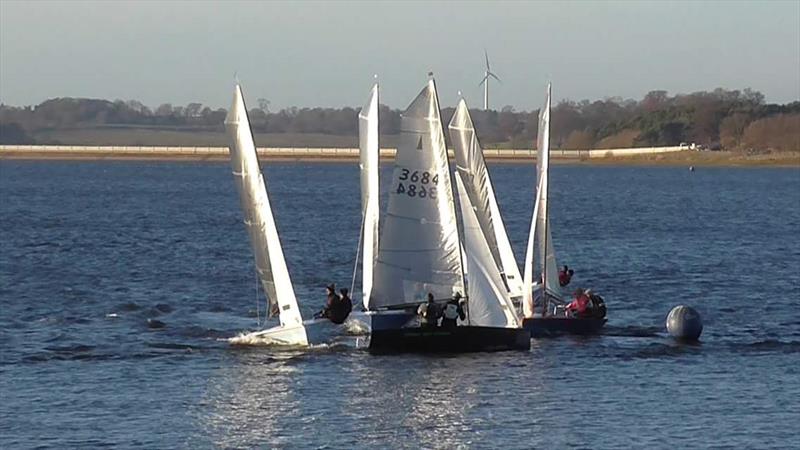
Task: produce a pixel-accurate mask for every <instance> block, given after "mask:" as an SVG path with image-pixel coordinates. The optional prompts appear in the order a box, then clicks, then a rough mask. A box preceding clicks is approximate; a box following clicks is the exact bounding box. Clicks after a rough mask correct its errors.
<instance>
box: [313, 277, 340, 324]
mask: <svg viewBox="0 0 800 450" xmlns="http://www.w3.org/2000/svg"><path fill="white" fill-rule="evenodd" d="M325 293H326V294H327V296H326V298H325V307H324V308H322V311H320V312H318V313H317V314H314V318H317V319H319V318H321V317H324V318H326V319H331V315H332V314H333V311H334V310H335V309H336V308H337V307H338V304H339V296H338V295H336V285H335V284H333V283H331V284H329V285H327V286H325Z"/></svg>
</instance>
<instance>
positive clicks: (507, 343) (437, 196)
mask: <svg viewBox="0 0 800 450" xmlns="http://www.w3.org/2000/svg"><path fill="white" fill-rule="evenodd" d="M459 183H461V182H460V181H459ZM462 184H463V183H462ZM460 190H461V191H462V193H461V195H460V197H459V198H460V200H461V202H462V213H463V212H464V211H467V212H468V213H469V214H470V216H469V217H466V214H465V219H464V228H465V236H464V242H463V244H464V245H463V249H464V251H463V253H462V242H461V239H460V236H459V229H458V223H457V217H456V211H455V203H454V194H453V188H452V185H451V179H450V168H449V164H448V159H447V148H446V146H445V142H444V132H443V130H442V123H441V116H440V111H439V102H438V98H437V94H436V85H435V82H434V80H433V79H432V78H431V79H430V80H429V81H428V83H427V84H426V86H425V87H424V88H423V89H422V91H421V92H420V93H419V95H418V96H417V97H416V98H415V99H414V101H412V102H411V104H410V105H409V107H408V108H407V109H406V111H405V112H404V113H403V115H402V119H401V138H400V145H398V149H397V154H396V156H395V163H394V170H393V173H392V181H391V187H390V191H389V202H388V208H387V212H386V215H385V220H384V223H383V227H382V229H381V232H380V242H379V245H378V251H377V258H376V259H375V262H374V272H373V282H372V289H371V292H370V293H369V299H368V302H367V307H368V309H369V310H370V311H372V312H373V315H372V334H371V337H370V346H369V348H370V351H371V352H373V353H385V352H409V351H410V352H469V351H495V350H509V349H527V348H530V339H529V335H528V333H527V332H525V331H524V330H523V329H522V328H520V324H519V322H518V319H517V316H516V314H515V312H514V310H513V305H512V304H511V301H510V299H509V296H508V290H507V288H506V287H505V284H504V282H503V279H502V276H501V274H500V272H499V271H498V270H497V266H496V263H495V261H494V260H493V257H492V253H491V251H490V250H489V246H488V244H487V243H486V240H485V237H484V235H483V231H482V229H481V227H480V224H479V222H478V219H477V217H476V216H475V213H474V211H473V208H472V205H471V203H470V201H469V198H468V196H467V194H466V193H464V188H463V186H461V187H460ZM465 208H466V209H465ZM465 259H466V260H467V261H466V262H467V265H468V266H469V268H470V270H469V272H468V274H467V277H468V279H467V283H465V274H464V270H463V266H464V260H465ZM465 288H466V289H465ZM464 293H466V299H467V300H466V303H467V308H466V309H467V313H466V317H465V318H464V319H462V320H460V321H459V322H458V326H456V327H453V328H443V327H438V326H432V327H421V326H420V325H419V321H418V320H417V315H416V310H417V307H418V306H419V305H420V304H422V303H423V302H424V301H425V298H426V296H427V295H428V294H431V295H432V296H433V298H434V299H435V301H437V302H439V303H442V302H446V301H448V300H450V299H452V298H454V296H456V294H459V295H463V294H464Z"/></svg>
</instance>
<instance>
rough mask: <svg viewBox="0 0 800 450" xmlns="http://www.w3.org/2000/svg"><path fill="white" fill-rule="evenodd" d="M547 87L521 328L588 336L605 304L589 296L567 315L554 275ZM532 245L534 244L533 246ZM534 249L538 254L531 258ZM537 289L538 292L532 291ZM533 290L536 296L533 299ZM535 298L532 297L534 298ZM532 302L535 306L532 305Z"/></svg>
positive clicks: (602, 317)
mask: <svg viewBox="0 0 800 450" xmlns="http://www.w3.org/2000/svg"><path fill="white" fill-rule="evenodd" d="M550 96H551V89H550V85H549V84H548V86H547V98H546V100H545V105H544V107H543V108H542V109H541V111H539V132H538V137H537V156H536V175H537V183H536V200H535V202H534V207H533V217H532V218H531V228H530V233H529V235H528V246H527V249H526V252H525V265H524V276H523V306H524V308H523V310H524V316H525V318H524V319H523V326H524V327H525V329H526V330H528V331H530V333H531V335H532V336H534V337H537V336H546V335H556V334H591V333H595V332H597V331H599V330H600V329H601V328H602V327H603V325H604V324H605V323H606V319H605V303H604V301H603V299H602V297H600V296H598V295H590V297H591V298H590V302H591V306H592V307H591V308H590V310H589V312H588V313H586V314H583V315H580V316H572V315H570V314H568V312H567V311H566V309H565V308H564V305H565V304H566V303H567V301H566V298H568V297H567V296H565V294H564V292H562V289H561V285H560V283H559V276H558V263H557V262H556V254H555V248H554V247H553V237H552V232H551V229H550V208H549V189H550ZM534 242H535V243H536V245H535V244H534ZM535 250H538V252H536V253H538V255H536V257H534V255H535ZM534 260H538V265H539V269H540V270H539V274H540V277H539V280H540V283H539V284H538V286H536V285H535V284H534V281H533V280H534V269H535V265H534ZM537 287H538V289H536V288H537ZM534 291H536V293H537V294H538V295H536V296H534ZM534 297H535V298H534ZM534 301H536V303H537V304H538V308H537V305H535V304H534Z"/></svg>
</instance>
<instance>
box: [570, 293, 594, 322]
mask: <svg viewBox="0 0 800 450" xmlns="http://www.w3.org/2000/svg"><path fill="white" fill-rule="evenodd" d="M591 292H592V291H591V290H587V291H584V290H583V289H576V290H575V300H573V301H572V303H570V304H569V305H567V307H566V310H567V312H568V313H572V314H573V315H575V316H577V317H583V316H584V315H585V314H586V313H587V309H588V308H589V295H590V294H591Z"/></svg>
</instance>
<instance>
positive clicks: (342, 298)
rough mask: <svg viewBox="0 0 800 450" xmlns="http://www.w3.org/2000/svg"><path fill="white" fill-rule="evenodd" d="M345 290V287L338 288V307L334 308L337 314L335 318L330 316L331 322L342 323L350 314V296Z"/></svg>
mask: <svg viewBox="0 0 800 450" xmlns="http://www.w3.org/2000/svg"><path fill="white" fill-rule="evenodd" d="M347 292H348V291H347V289H346V288H341V289H339V293H340V295H339V304H338V308H336V310H337V313H338V314H339V315H338V316H337V317H336V320H334V319H333V318H331V322H333V323H337V324H338V323H344V321H345V320H347V316H349V315H350V311H352V310H353V301H352V300H350V296H349V295H347Z"/></svg>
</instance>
